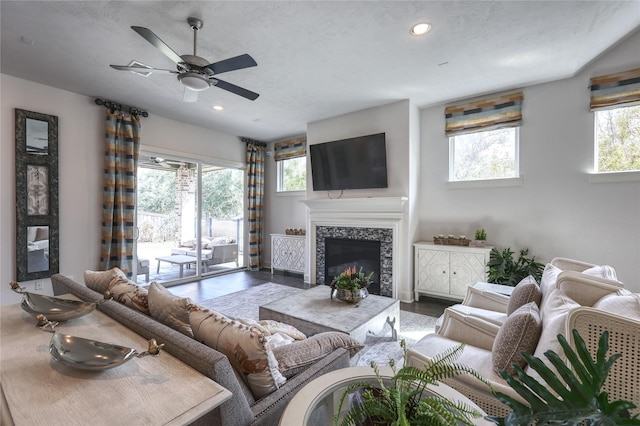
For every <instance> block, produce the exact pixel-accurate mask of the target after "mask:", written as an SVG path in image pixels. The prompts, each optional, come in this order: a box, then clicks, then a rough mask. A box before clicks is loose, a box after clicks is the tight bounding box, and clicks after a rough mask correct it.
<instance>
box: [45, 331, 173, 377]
mask: <svg viewBox="0 0 640 426" xmlns="http://www.w3.org/2000/svg"><path fill="white" fill-rule="evenodd" d="M163 346H164V345H158V344H157V343H156V341H155V339H151V340H149V350H147V351H145V352H142V353H139V352H138V351H136V350H135V349H133V348H127V347H124V346H118V345H112V344H110V343H104V342H99V341H96V340H89V339H84V338H82V337H76V336H70V335H68V334H61V333H57V332H54V333H53V336H52V337H51V342H50V343H49V353H51V356H52V357H53V359H55V360H56V361H57V362H59V363H60V364H62V365H65V366H67V367H71V368H75V369H78V370H89V371H102V370H108V369H110V368H114V367H117V366H119V365H122V364H124V363H125V362H127V361H129V360H131V359H133V358H141V357H144V356H147V355H158V354H159V353H160V349H161V348H162V347H163Z"/></svg>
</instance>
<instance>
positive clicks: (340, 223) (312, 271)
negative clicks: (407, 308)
mask: <svg viewBox="0 0 640 426" xmlns="http://www.w3.org/2000/svg"><path fill="white" fill-rule="evenodd" d="M406 201H407V198H406V197H370V198H339V199H311V200H305V201H303V202H304V204H305V205H306V206H307V207H308V209H309V211H308V216H307V235H308V236H309V239H308V240H307V241H308V249H309V250H308V252H307V253H308V256H309V257H308V269H307V270H306V271H305V282H309V283H310V284H318V285H321V284H329V283H330V282H331V279H332V278H333V276H328V275H327V270H326V267H325V239H327V238H335V239H347V240H364V241H375V242H379V244H380V295H381V296H385V297H393V298H396V299H401V300H406V301H411V300H413V295H414V293H413V287H412V286H411V285H410V283H411V274H410V273H409V272H408V271H410V269H411V265H412V264H411V254H412V251H409V249H408V247H409V246H410V244H409V243H408V238H407V229H406V224H407V221H405V220H404V219H406V217H407V213H406V212H405V202H406ZM411 250H412V248H411ZM403 297H404V298H403Z"/></svg>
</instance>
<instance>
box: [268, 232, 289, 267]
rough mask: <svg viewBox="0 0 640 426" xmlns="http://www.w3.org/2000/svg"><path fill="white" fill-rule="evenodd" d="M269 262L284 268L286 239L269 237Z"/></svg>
mask: <svg viewBox="0 0 640 426" xmlns="http://www.w3.org/2000/svg"><path fill="white" fill-rule="evenodd" d="M271 257H272V259H271V263H272V264H273V267H274V268H278V269H281V268H284V267H285V266H286V259H287V240H286V239H284V238H280V237H273V238H272V239H271Z"/></svg>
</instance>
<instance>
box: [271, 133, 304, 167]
mask: <svg viewBox="0 0 640 426" xmlns="http://www.w3.org/2000/svg"><path fill="white" fill-rule="evenodd" d="M273 151H274V153H273V159H274V160H276V161H280V160H288V159H290V158H298V157H304V156H305V155H307V138H306V137H301V138H297V139H290V140H287V141H282V142H276V143H275V144H274V145H273Z"/></svg>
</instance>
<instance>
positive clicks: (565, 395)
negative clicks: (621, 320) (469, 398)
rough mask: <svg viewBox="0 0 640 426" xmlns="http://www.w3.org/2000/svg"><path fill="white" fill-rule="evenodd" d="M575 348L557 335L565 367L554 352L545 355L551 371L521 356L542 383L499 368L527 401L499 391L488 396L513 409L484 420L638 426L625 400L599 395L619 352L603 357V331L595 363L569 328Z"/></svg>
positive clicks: (606, 340) (511, 425) (510, 423)
mask: <svg viewBox="0 0 640 426" xmlns="http://www.w3.org/2000/svg"><path fill="white" fill-rule="evenodd" d="M572 334H573V336H574V341H575V343H576V344H575V346H576V349H575V350H574V349H573V348H571V346H570V345H569V343H568V342H567V340H566V338H565V337H564V336H562V335H561V334H559V335H558V341H559V342H560V345H561V347H562V351H563V352H564V354H565V356H566V358H567V360H568V362H569V365H567V364H566V363H565V362H564V361H563V360H562V358H560V357H559V356H558V354H556V353H555V352H554V351H547V352H545V357H547V359H548V360H549V361H550V362H551V364H552V365H553V366H554V367H555V368H556V370H557V372H558V373H557V374H556V372H554V371H552V370H551V369H550V368H549V367H547V366H546V365H545V364H544V363H543V362H542V361H541V360H540V359H539V358H536V357H534V356H533V355H531V354H528V353H525V352H523V353H522V356H523V357H524V358H525V359H526V360H527V363H528V364H529V366H530V367H531V368H533V369H534V370H535V371H536V372H538V374H539V375H540V377H541V378H542V379H543V380H544V382H545V384H546V385H545V384H541V383H540V382H538V381H537V380H536V379H534V378H533V377H531V376H529V375H528V374H527V373H525V372H524V370H523V369H522V368H520V367H518V366H515V365H514V366H513V367H514V369H515V370H516V372H517V376H518V377H517V378H516V377H513V376H511V375H510V374H509V373H507V372H506V371H504V370H502V371H501V372H500V375H501V376H502V377H503V378H504V379H505V380H506V381H507V383H508V384H509V386H511V388H513V389H514V390H515V391H516V392H517V393H518V395H520V396H521V397H522V398H523V399H524V400H525V401H526V402H527V403H526V404H523V403H522V402H520V401H517V400H515V399H514V398H512V397H510V396H507V395H505V394H503V393H501V392H494V395H495V396H496V398H498V399H499V400H500V401H502V402H503V403H505V404H506V405H507V406H508V407H509V408H511V409H512V410H513V411H512V412H511V413H510V414H509V415H508V416H507V417H505V418H496V417H488V419H490V420H492V421H493V422H494V423H496V424H498V425H507V426H516V425H529V424H536V425H547V424H562V425H578V424H583V422H584V424H587V425H640V419H639V418H638V416H637V415H636V416H634V417H631V416H629V411H628V410H631V409H634V408H636V406H635V405H634V404H633V403H631V402H629V401H623V400H620V401H609V397H608V394H607V393H606V392H604V391H602V387H603V385H604V383H605V380H606V379H607V376H608V374H609V371H610V370H611V366H612V365H613V363H615V362H616V360H617V359H618V358H619V357H620V354H615V355H612V356H611V357H609V358H606V353H607V351H608V350H609V333H608V332H607V331H605V332H603V333H602V335H601V336H600V339H599V340H598V349H597V353H596V356H595V359H592V358H591V354H590V353H589V350H588V349H587V347H586V345H585V343H584V340H583V339H582V337H581V336H580V334H579V333H578V332H577V330H572Z"/></svg>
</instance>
